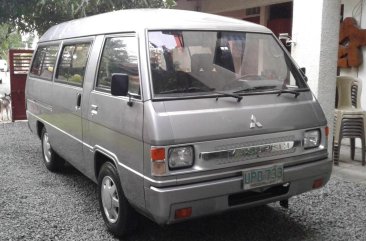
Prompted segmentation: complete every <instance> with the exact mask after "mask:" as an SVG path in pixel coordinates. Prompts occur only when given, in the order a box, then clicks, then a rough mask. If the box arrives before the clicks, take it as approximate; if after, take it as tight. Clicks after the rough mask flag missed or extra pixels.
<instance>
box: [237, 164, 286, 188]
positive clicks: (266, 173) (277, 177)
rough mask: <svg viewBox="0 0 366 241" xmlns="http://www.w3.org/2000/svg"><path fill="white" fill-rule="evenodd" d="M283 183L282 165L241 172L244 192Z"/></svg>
mask: <svg viewBox="0 0 366 241" xmlns="http://www.w3.org/2000/svg"><path fill="white" fill-rule="evenodd" d="M282 182H283V165H271V166H264V167H259V168H258V167H256V168H250V169H247V170H244V171H243V184H244V185H243V187H244V190H248V189H253V188H257V187H263V186H269V185H273V184H277V183H282Z"/></svg>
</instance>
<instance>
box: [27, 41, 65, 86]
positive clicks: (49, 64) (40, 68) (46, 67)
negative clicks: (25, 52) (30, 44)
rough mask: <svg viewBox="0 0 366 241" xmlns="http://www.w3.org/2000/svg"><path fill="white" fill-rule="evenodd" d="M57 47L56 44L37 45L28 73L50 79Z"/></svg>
mask: <svg viewBox="0 0 366 241" xmlns="http://www.w3.org/2000/svg"><path fill="white" fill-rule="evenodd" d="M58 49H59V46H58V45H52V46H42V47H38V49H37V52H36V55H35V57H34V60H33V64H32V68H31V71H30V74H31V75H35V76H38V77H41V78H43V79H46V80H52V77H53V71H54V68H55V63H56V57H57V52H58Z"/></svg>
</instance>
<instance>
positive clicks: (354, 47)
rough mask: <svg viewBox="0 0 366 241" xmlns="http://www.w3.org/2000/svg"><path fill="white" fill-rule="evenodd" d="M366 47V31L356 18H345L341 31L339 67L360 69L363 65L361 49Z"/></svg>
mask: <svg viewBox="0 0 366 241" xmlns="http://www.w3.org/2000/svg"><path fill="white" fill-rule="evenodd" d="M365 45H366V30H364V29H360V28H359V27H358V26H357V22H356V20H355V19H354V18H345V19H344V20H343V22H342V23H341V26H340V30H339V48H338V67H340V68H350V67H358V66H360V65H361V64H362V50H361V47H362V46H365Z"/></svg>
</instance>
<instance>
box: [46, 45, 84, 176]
mask: <svg viewBox="0 0 366 241" xmlns="http://www.w3.org/2000/svg"><path fill="white" fill-rule="evenodd" d="M90 47H91V41H90V40H88V41H87V40H83V41H80V40H79V41H76V42H75V41H72V42H70V41H68V42H64V43H63V47H62V50H61V54H60V57H59V60H58V65H57V71H56V74H55V82H54V87H53V96H52V98H53V103H54V105H53V106H54V114H53V120H52V123H54V125H55V126H56V127H57V129H59V131H58V133H57V136H56V138H54V139H53V140H54V142H55V143H54V144H53V146H55V148H57V150H56V151H57V152H58V153H60V155H61V156H63V157H64V158H65V159H66V160H67V161H69V162H71V163H72V165H73V166H75V167H76V168H78V169H79V170H81V171H83V170H84V169H85V167H84V166H85V165H84V164H83V132H82V120H81V114H82V106H81V102H82V98H83V95H82V92H83V82H84V76H85V73H86V66H87V62H88V56H89V51H90Z"/></svg>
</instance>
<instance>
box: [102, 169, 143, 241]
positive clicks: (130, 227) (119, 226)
mask: <svg viewBox="0 0 366 241" xmlns="http://www.w3.org/2000/svg"><path fill="white" fill-rule="evenodd" d="M115 200H118V202H116V201H115ZM98 201H99V207H100V211H101V213H102V216H103V219H104V222H105V224H106V225H107V228H108V230H109V231H110V232H111V233H112V234H114V235H116V236H123V235H126V234H128V233H131V232H132V231H134V230H135V229H136V227H137V216H136V215H137V214H136V212H135V210H134V209H133V208H132V207H131V205H130V204H129V203H128V201H127V199H126V197H125V195H124V193H123V190H122V187H121V182H120V179H119V176H118V172H117V170H116V168H115V167H114V166H113V165H112V164H111V163H110V162H106V163H104V164H103V166H102V168H101V170H100V172H99V176H98Z"/></svg>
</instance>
